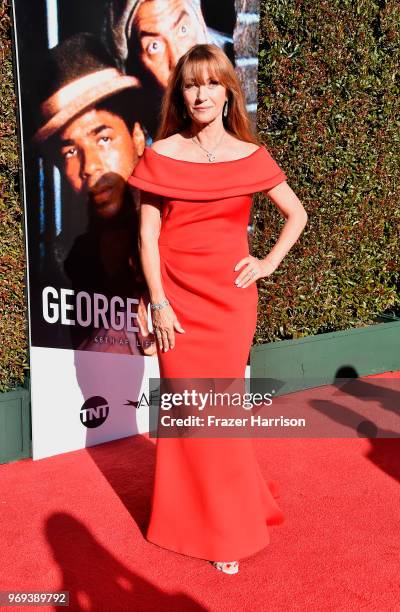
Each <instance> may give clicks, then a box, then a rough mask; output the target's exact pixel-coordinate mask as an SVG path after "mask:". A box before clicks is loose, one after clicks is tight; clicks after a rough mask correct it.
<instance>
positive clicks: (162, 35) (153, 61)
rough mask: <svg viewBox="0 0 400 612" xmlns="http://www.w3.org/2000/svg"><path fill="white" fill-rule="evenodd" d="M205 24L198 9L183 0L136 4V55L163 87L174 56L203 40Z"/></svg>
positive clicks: (156, 0) (155, 0) (173, 61)
mask: <svg viewBox="0 0 400 612" xmlns="http://www.w3.org/2000/svg"><path fill="white" fill-rule="evenodd" d="M205 27H206V26H205V23H204V19H203V15H202V13H201V11H200V10H196V9H195V8H194V7H193V6H192V4H191V3H190V2H188V1H187V0H147V1H146V2H143V3H142V4H141V5H140V7H139V9H138V10H137V12H136V14H135V17H134V21H133V25H132V30H133V32H134V35H135V36H136V38H137V41H138V45H139V58H140V60H141V62H142V64H143V65H144V67H145V68H146V69H147V70H149V71H150V72H151V73H152V74H153V75H154V77H155V78H156V79H157V81H158V82H159V83H160V84H161V85H162V86H163V87H166V85H167V81H168V77H169V74H170V72H171V70H172V69H173V67H174V66H175V65H176V63H177V61H178V59H179V58H180V57H181V56H182V55H183V54H184V53H186V51H188V49H190V48H191V47H192V46H193V45H195V44H198V43H206V42H207V40H206V34H205ZM135 52H136V50H135Z"/></svg>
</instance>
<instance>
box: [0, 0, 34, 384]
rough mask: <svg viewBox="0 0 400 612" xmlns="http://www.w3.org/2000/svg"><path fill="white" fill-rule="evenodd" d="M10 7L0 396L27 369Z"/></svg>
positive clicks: (3, 74)
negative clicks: (0, 392)
mask: <svg viewBox="0 0 400 612" xmlns="http://www.w3.org/2000/svg"><path fill="white" fill-rule="evenodd" d="M9 4H10V3H9V2H8V1H7V0H2V1H1V2H0V49H1V51H0V59H1V62H0V63H1V65H0V87H1V90H0V96H1V114H0V391H5V390H8V389H10V388H13V387H15V386H17V385H19V384H21V385H22V384H24V382H25V373H26V370H27V368H28V363H27V361H28V346H27V345H28V342H27V322H26V321H27V312H26V296H25V245H24V231H23V211H22V203H21V198H20V195H19V188H20V186H19V174H18V173H19V158H18V141H17V135H16V116H15V108H16V100H15V95H14V84H13V66H12V52H11V22H10V15H9Z"/></svg>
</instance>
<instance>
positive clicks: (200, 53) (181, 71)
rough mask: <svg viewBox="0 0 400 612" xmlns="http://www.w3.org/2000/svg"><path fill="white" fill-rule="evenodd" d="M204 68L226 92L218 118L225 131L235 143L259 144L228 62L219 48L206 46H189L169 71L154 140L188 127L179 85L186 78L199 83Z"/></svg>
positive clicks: (236, 79)
mask: <svg viewBox="0 0 400 612" xmlns="http://www.w3.org/2000/svg"><path fill="white" fill-rule="evenodd" d="M204 68H207V69H208V71H209V75H210V76H211V77H212V78H215V79H217V80H218V81H219V82H220V83H221V85H223V86H224V87H225V88H226V90H227V97H228V115H227V117H224V116H222V120H223V124H224V127H225V129H226V130H227V131H228V132H230V133H231V134H233V135H235V136H236V137H237V138H238V139H239V140H243V141H245V142H253V143H254V144H258V145H261V144H262V143H261V141H260V140H259V138H258V136H257V135H256V134H255V133H254V130H253V128H252V125H251V122H250V118H249V115H248V113H247V109H246V102H245V98H244V94H243V91H242V88H241V86H240V82H239V79H238V77H237V74H236V72H235V69H234V67H233V65H232V62H231V61H230V59H229V58H228V56H227V55H226V54H225V53H224V52H223V51H222V49H220V48H219V47H218V46H217V45H214V44H210V43H206V44H198V45H193V47H191V48H190V49H189V50H188V51H186V53H185V54H184V55H182V56H181V57H180V58H179V60H178V62H177V63H176V65H175V67H174V69H173V70H172V71H171V74H170V75H169V79H168V84H167V87H166V90H165V93H164V96H163V98H162V101H161V107H160V123H159V127H158V130H157V133H156V136H155V138H154V140H160V139H161V138H167V137H168V136H171V135H172V134H175V133H176V132H180V131H182V130H184V129H187V128H188V127H189V126H190V124H191V121H192V120H191V118H190V117H189V116H186V117H184V110H185V104H184V100H183V93H182V91H183V83H184V81H185V79H187V78H193V79H194V81H195V82H196V83H201V82H202V80H203V69H204Z"/></svg>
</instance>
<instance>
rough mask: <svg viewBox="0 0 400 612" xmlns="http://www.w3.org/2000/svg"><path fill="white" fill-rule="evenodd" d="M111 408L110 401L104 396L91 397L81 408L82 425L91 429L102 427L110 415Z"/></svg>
mask: <svg viewBox="0 0 400 612" xmlns="http://www.w3.org/2000/svg"><path fill="white" fill-rule="evenodd" d="M109 410H110V408H109V405H108V402H107V400H106V399H104V397H100V396H99V395H95V396H94V397H89V399H87V400H86V402H85V403H84V404H83V406H82V408H81V412H80V418H81V423H82V425H84V426H85V427H89V428H90V429H93V428H94V427H100V425H103V423H104V421H105V420H106V418H107V417H108V413H109Z"/></svg>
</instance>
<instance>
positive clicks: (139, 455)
mask: <svg viewBox="0 0 400 612" xmlns="http://www.w3.org/2000/svg"><path fill="white" fill-rule="evenodd" d="M384 376H386V377H388V376H389V375H388V374H385V375H384ZM369 380H370V377H367V378H364V381H369ZM292 397H293V399H294V400H296V397H297V398H298V400H299V401H302V402H303V401H305V398H306V397H307V395H306V392H301V393H299V394H296V395H294V394H293V395H292ZM356 402H357V400H355V404H354V405H355V406H356ZM254 443H255V446H256V450H257V455H258V459H259V461H260V465H261V468H262V471H263V473H264V475H265V477H267V478H272V479H275V480H276V481H277V482H278V484H279V490H280V494H281V495H280V498H279V504H280V507H281V508H282V510H283V512H284V514H285V522H284V523H283V524H282V525H279V526H275V527H271V528H270V529H271V544H270V545H269V546H268V547H267V548H265V549H264V550H262V551H261V552H259V553H258V554H257V555H255V556H253V557H251V558H248V559H245V560H243V561H242V562H241V567H240V572H239V574H238V575H237V576H225V575H224V574H221V573H220V572H217V570H215V569H214V568H213V567H212V566H211V565H210V564H208V563H207V562H204V561H201V560H197V559H193V558H187V557H184V556H181V555H179V554H176V553H173V552H169V551H166V550H163V549H161V548H159V547H157V546H155V545H153V544H150V543H149V542H147V541H146V540H145V539H144V538H143V535H142V531H143V530H144V528H145V526H146V521H147V519H148V511H149V503H150V491H151V481H152V471H153V457H154V446H153V442H152V441H150V440H148V439H147V437H145V436H136V437H130V438H125V439H123V440H118V441H114V442H109V443H107V444H103V445H99V446H96V447H91V448H88V449H85V450H81V451H76V452H71V453H66V454H63V455H59V456H56V457H52V458H49V459H42V460H39V461H32V460H24V461H19V462H16V463H12V464H6V465H2V466H0V515H1V538H0V562H1V577H0V590H12V589H15V590H18V591H23V590H35V591H38V590H44V591H46V592H49V591H57V590H66V591H69V592H70V599H71V603H70V606H69V610H93V611H100V610H101V611H102V610H104V611H112V612H114V611H117V610H121V611H125V610H126V611H131V610H134V611H136V610H137V611H139V612H145V611H150V610H151V611H152V612H154V611H157V612H158V610H166V611H177V612H178V611H186V610H188V611H190V610H193V611H197V610H207V611H213V612H214V611H218V612H225V611H226V612H228V611H229V612H232V611H236V610H237V611H239V610H240V611H242V610H245V611H249V612H250V611H252V612H254V611H255V610H257V611H259V610H261V611H264V610H271V611H274V612H276V611H281V610H282V611H283V610H304V611H307V612H308V611H314V610H315V611H318V612H319V611H320V610H324V611H327V610H340V611H343V610H364V609H365V610H368V611H371V610H374V611H375V610H376V611H378V610H379V612H384V611H389V610H390V611H394V610H399V609H400V607H399V603H398V602H399V601H400V583H399V558H400V545H399V541H400V536H399V533H400V488H399V480H400V453H399V450H400V440H399V439H396V438H392V439H388V438H387V439H375V440H374V439H352V438H342V439H327V438H326V439H285V438H273V439H255V440H254ZM171 478H173V474H171ZM1 609H7V610H9V609H10V608H1ZM17 609H18V610H19V609H21V610H30V609H32V610H34V609H38V608H34V607H24V608H22V607H21V608H17ZM39 609H46V610H52V609H55V608H54V607H52V606H47V607H42V608H39ZM58 609H60V608H58Z"/></svg>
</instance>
